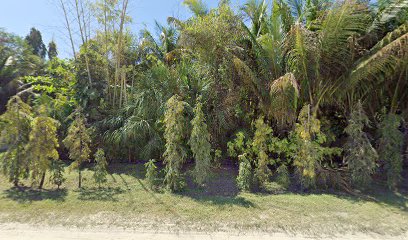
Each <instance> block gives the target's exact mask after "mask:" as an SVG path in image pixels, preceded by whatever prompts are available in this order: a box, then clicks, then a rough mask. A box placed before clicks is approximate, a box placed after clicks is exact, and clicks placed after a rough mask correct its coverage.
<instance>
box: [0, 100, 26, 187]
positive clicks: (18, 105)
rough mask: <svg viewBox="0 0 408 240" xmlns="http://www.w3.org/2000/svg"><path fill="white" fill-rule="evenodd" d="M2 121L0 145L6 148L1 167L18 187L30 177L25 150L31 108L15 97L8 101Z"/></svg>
mask: <svg viewBox="0 0 408 240" xmlns="http://www.w3.org/2000/svg"><path fill="white" fill-rule="evenodd" d="M0 120H1V121H2V122H4V124H2V125H1V128H0V132H1V135H0V145H1V146H2V147H5V148H6V152H5V153H4V154H3V155H2V158H1V167H2V170H3V173H4V174H5V175H6V176H7V177H8V179H9V181H10V182H12V183H13V184H14V185H15V186H18V183H19V180H20V179H21V178H23V177H24V178H25V177H28V167H29V161H28V158H27V157H28V156H27V155H26V154H25V151H24V149H25V147H26V144H27V143H28V140H29V134H30V129H31V126H30V123H31V121H32V113H31V107H30V106H29V105H28V104H26V103H24V102H23V101H22V100H21V99H20V98H19V97H18V96H14V97H12V98H11V99H10V100H9V101H8V103H7V111H6V112H5V113H4V114H3V115H1V116H0Z"/></svg>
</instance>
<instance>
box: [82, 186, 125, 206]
mask: <svg viewBox="0 0 408 240" xmlns="http://www.w3.org/2000/svg"><path fill="white" fill-rule="evenodd" d="M77 192H78V193H79V196H78V199H79V200H83V201H110V202H117V201H118V198H117V195H119V194H121V193H123V192H124V190H122V189H121V188H119V187H116V188H83V189H80V190H77Z"/></svg>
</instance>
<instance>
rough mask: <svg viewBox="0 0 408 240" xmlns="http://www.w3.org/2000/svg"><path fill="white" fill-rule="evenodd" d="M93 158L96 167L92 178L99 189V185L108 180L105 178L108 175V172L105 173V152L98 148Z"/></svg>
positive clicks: (106, 164)
mask: <svg viewBox="0 0 408 240" xmlns="http://www.w3.org/2000/svg"><path fill="white" fill-rule="evenodd" d="M94 157H95V162H96V166H95V172H94V175H93V178H94V180H95V183H97V184H98V186H99V187H101V185H102V184H103V183H106V182H107V180H108V179H107V178H106V176H107V175H108V171H107V166H108V163H107V161H106V157H105V152H104V151H103V150H102V149H100V148H99V149H98V150H97V151H96V153H95V156H94Z"/></svg>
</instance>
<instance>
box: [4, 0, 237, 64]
mask: <svg viewBox="0 0 408 240" xmlns="http://www.w3.org/2000/svg"><path fill="white" fill-rule="evenodd" d="M71 1H74V0H71ZM182 2H183V0H130V1H129V6H128V14H129V15H130V16H131V17H132V18H133V22H132V23H131V24H130V25H129V27H130V28H131V30H132V31H133V32H135V33H137V32H139V31H140V30H141V29H142V28H144V26H147V27H148V28H149V29H151V30H154V20H157V21H159V22H161V23H165V22H166V19H167V17H168V16H174V17H177V18H179V19H187V18H188V17H189V16H190V13H189V11H188V9H187V8H186V7H185V6H183V5H182ZM204 2H205V3H206V4H207V5H208V6H209V7H215V6H217V4H218V0H204ZM244 2H245V0H232V1H231V3H232V5H233V6H238V5H240V4H242V3H244ZM1 9H2V10H1V13H0V28H4V29H5V30H6V31H8V32H12V33H15V34H17V35H19V36H26V35H27V34H28V33H29V31H30V28H31V27H35V28H37V29H38V30H40V31H41V33H42V35H43V41H44V43H45V44H46V45H47V44H48V42H49V41H50V40H52V39H54V41H55V42H56V43H57V46H58V49H59V55H60V57H63V58H65V57H70V56H71V51H70V48H69V42H68V38H67V37H66V31H65V29H64V18H63V15H62V11H61V10H60V8H59V0H2V3H1Z"/></svg>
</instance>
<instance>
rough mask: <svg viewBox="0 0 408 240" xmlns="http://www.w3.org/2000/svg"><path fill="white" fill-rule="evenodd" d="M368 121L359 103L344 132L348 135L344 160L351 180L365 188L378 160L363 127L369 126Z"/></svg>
mask: <svg viewBox="0 0 408 240" xmlns="http://www.w3.org/2000/svg"><path fill="white" fill-rule="evenodd" d="M369 123H370V121H369V119H368V117H367V115H366V114H365V112H364V110H363V106H362V105H361V102H359V103H358V104H357V105H356V107H355V109H353V111H352V112H351V114H350V119H349V121H348V126H347V127H346V129H345V132H346V133H347V135H348V138H347V142H346V144H345V146H344V149H345V152H346V154H345V160H346V161H347V163H348V169H349V171H350V173H351V180H352V182H353V184H354V185H356V186H359V187H363V188H364V187H366V186H367V185H368V184H369V183H370V182H371V175H372V174H373V173H374V171H375V167H376V161H377V160H378V154H377V151H376V150H375V149H374V148H373V147H372V146H371V143H370V140H369V139H368V137H367V134H366V133H365V132H364V131H363V129H364V127H367V126H369Z"/></svg>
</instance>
